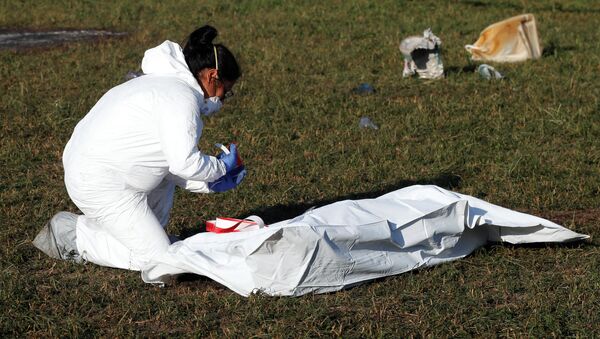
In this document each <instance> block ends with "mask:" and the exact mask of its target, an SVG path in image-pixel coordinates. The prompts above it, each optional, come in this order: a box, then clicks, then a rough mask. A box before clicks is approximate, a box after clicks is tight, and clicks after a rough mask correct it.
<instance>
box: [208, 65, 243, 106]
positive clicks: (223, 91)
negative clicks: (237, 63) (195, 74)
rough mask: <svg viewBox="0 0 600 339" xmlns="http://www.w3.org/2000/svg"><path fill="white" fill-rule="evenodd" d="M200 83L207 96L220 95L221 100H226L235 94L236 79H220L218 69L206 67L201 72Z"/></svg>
mask: <svg viewBox="0 0 600 339" xmlns="http://www.w3.org/2000/svg"><path fill="white" fill-rule="evenodd" d="M200 85H201V87H202V90H203V91H204V97H205V98H209V97H219V98H220V99H221V101H225V99H227V98H228V97H230V96H232V95H233V92H232V89H233V85H235V81H229V80H224V79H220V78H219V76H218V74H217V70H216V69H204V70H202V72H201V73H200Z"/></svg>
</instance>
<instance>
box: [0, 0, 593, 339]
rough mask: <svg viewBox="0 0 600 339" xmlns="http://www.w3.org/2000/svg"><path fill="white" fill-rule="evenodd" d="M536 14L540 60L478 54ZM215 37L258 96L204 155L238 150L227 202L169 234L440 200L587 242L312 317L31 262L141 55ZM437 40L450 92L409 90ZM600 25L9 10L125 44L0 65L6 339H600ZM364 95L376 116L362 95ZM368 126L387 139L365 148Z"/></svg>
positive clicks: (410, 284)
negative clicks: (239, 160)
mask: <svg viewBox="0 0 600 339" xmlns="http://www.w3.org/2000/svg"><path fill="white" fill-rule="evenodd" d="M526 12H530V13H534V14H535V15H536V19H537V22H538V29H539V31H540V36H541V40H542V43H543V45H544V47H545V55H544V57H543V58H542V59H540V60H537V61H530V62H525V63H518V64H494V66H496V68H497V69H498V70H499V71H500V72H502V73H503V74H504V75H505V76H506V77H507V78H506V79H505V80H502V81H483V80H482V79H480V78H479V77H478V76H477V75H476V74H474V73H473V72H472V71H471V69H472V67H473V64H471V63H469V61H468V59H467V56H466V52H465V51H464V49H463V47H462V46H463V45H465V44H468V43H473V42H474V41H475V40H476V39H477V36H478V35H479V32H480V31H481V30H482V29H483V28H484V27H486V26H487V25H488V24H491V23H493V22H495V21H499V20H501V19H504V18H507V17H510V16H512V15H516V14H520V13H526ZM204 23H210V24H213V25H214V26H216V27H217V28H218V29H219V32H220V35H219V41H221V42H223V43H225V44H226V45H227V46H229V47H230V49H232V50H233V51H234V52H235V53H236V54H237V55H238V56H239V59H240V61H241V64H242V67H243V70H244V75H243V78H242V79H241V80H240V82H239V83H238V84H237V85H236V96H235V97H234V99H233V100H231V102H228V103H227V105H226V106H225V109H224V111H223V112H222V113H221V114H220V115H219V116H217V117H215V118H211V119H209V120H207V121H206V126H205V129H204V133H203V138H202V140H201V142H200V146H201V148H202V149H204V150H205V151H206V152H216V150H215V149H214V147H213V146H212V145H213V144H214V143H215V142H227V141H230V140H237V141H238V143H239V145H240V151H241V154H242V156H243V158H244V160H245V163H246V164H247V167H248V169H249V176H248V177H247V179H246V180H245V182H244V184H243V185H242V186H241V187H239V189H237V190H236V191H234V192H232V193H226V194H221V195H194V194H190V193H186V192H178V193H177V197H176V206H175V208H174V209H173V211H172V221H171V224H170V226H169V231H171V232H173V233H194V232H197V230H198V229H199V227H200V225H201V224H202V223H203V221H204V220H206V219H209V218H213V217H215V216H217V215H226V216H232V217H236V216H237V217H244V216H247V215H249V214H259V215H262V216H264V217H265V218H266V219H267V221H269V222H273V221H275V220H281V219H284V218H289V217H292V216H295V215H297V214H298V213H301V212H302V211H303V210H304V209H306V208H308V207H310V206H313V205H323V204H326V203H328V202H331V201H337V200H340V199H345V198H360V197H373V196H377V195H378V194H381V193H383V192H387V191H390V190H393V189H396V188H400V187H403V186H407V185H410V184H414V183H435V184H438V185H440V186H444V187H450V188H452V189H453V190H455V191H458V192H462V193H466V194H471V195H474V196H477V197H480V198H483V199H485V200H487V201H490V202H492V203H496V204H499V205H502V206H505V207H508V208H511V209H516V210H520V211H525V212H528V213H533V214H536V215H539V216H543V217H546V218H550V219H551V220H553V221H556V222H558V223H561V224H563V225H565V226H567V227H569V228H571V229H573V230H575V231H578V232H581V233H586V234H590V235H591V236H592V239H591V241H588V242H586V243H583V244H577V245H574V246H547V245H540V246H506V245H494V246H488V247H485V248H482V249H480V250H478V251H476V252H475V253H473V254H472V255H471V256H469V257H467V258H466V259H464V260H461V261H457V262H453V263H449V264H444V265H440V266H437V267H434V268H429V269H423V270H419V271H416V272H412V273H408V274H403V275H399V276H394V277H390V278H386V279H381V280H378V281H375V282H372V283H368V284H365V285H362V286H360V287H357V288H353V289H350V290H347V291H342V292H339V293H332V294H326V295H314V296H313V295H309V296H305V297H301V298H272V297H265V296H260V295H258V296H252V297H250V298H243V297H240V296H238V295H236V294H234V293H233V292H231V291H229V290H227V289H226V288H224V287H222V286H220V285H218V284H217V283H214V282H212V281H210V280H208V279H195V278H194V279H180V281H178V282H177V283H175V284H173V285H171V286H169V287H167V288H164V289H159V288H155V287H152V286H149V285H145V284H144V283H143V282H142V281H141V279H140V277H139V273H136V272H128V271H121V270H114V269H109V268H103V267H97V266H94V265H91V264H90V265H86V266H78V265H74V264H70V263H65V262H59V261H56V260H53V259H50V258H47V257H45V256H44V255H43V254H42V253H41V252H39V251H37V250H36V249H35V248H34V247H33V246H32V245H31V240H32V239H33V237H34V236H35V234H36V233H37V232H38V230H39V229H40V227H41V226H42V225H43V224H44V223H45V222H46V221H47V220H49V218H50V217H51V216H52V215H53V214H54V213H56V212H57V211H60V210H71V211H76V207H75V206H74V205H73V204H72V203H71V202H70V200H69V197H68V195H67V193H66V191H65V189H64V186H63V181H62V165H61V153H62V150H63V147H64V145H65V143H66V142H67V140H68V139H69V137H70V134H71V132H72V129H73V127H74V126H75V124H76V123H77V122H78V121H79V119H81V118H82V117H83V116H84V115H85V114H86V112H87V111H88V110H89V109H90V108H91V107H92V106H93V104H94V103H95V102H96V100H98V98H99V97H100V96H101V95H102V94H103V93H104V92H105V91H107V90H108V89H109V88H111V87H112V86H115V85H117V84H118V83H120V82H122V80H123V76H124V75H125V74H126V73H127V71H129V70H137V69H138V68H139V63H140V61H141V57H142V55H143V52H144V50H145V49H147V48H150V47H153V46H155V45H157V44H159V43H161V42H162V41H163V40H165V39H170V40H173V41H178V42H183V40H184V39H185V37H186V35H187V34H188V33H189V32H190V31H191V30H193V29H195V28H196V27H198V26H199V25H201V24H204ZM427 27H431V28H432V30H433V32H434V33H436V34H437V35H438V36H440V37H441V39H442V41H443V44H444V46H443V48H444V50H443V53H444V54H443V57H444V66H445V68H446V70H447V76H446V78H445V79H443V80H439V81H420V80H418V79H402V78H401V72H402V59H401V56H400V53H399V51H398V44H399V42H400V40H401V39H402V38H403V37H406V36H408V35H413V34H420V33H421V32H422V31H423V30H424V29H425V28H427ZM598 27H600V5H598V3H597V2H596V1H591V0H590V1H560V2H558V1H555V2H551V1H547V2H541V1H540V2H538V1H487V0H484V1H448V2H438V1H418V2H406V3H403V2H395V1H378V2H372V1H331V2H321V1H295V2H293V3H291V2H290V3H288V2H280V1H244V2H243V3H242V4H238V5H235V4H234V3H233V2H231V3H223V2H222V1H201V2H198V1H178V2H176V3H173V4H172V3H171V2H166V1H164V2H159V1H156V2H150V1H140V2H136V3H133V2H132V3H129V2H120V1H115V2H112V3H109V2H92V1H80V2H76V3H72V2H70V1H24V2H17V1H1V2H0V28H32V29H53V28H97V29H112V30H117V31H127V32H130V34H129V35H128V36H127V37H125V38H122V39H114V40H104V41H101V42H98V43H89V42H83V43H76V44H70V45H64V46H61V47H58V48H45V49H33V50H26V51H15V50H9V51H7V50H4V51H0V75H1V76H0V93H1V98H0V118H1V128H0V166H1V168H2V171H0V179H1V180H0V223H1V225H2V226H1V227H0V244H1V246H0V253H1V256H0V269H1V278H0V309H2V312H0V334H1V335H2V336H3V337H4V336H92V335H94V336H107V337H112V336H129V335H138V336H156V335H169V334H173V335H192V334H195V335H202V336H212V337H220V336H224V335H225V336H237V337H250V336H257V337H297V336H302V337H316V336H328V337H329V336H339V337H358V336H361V337H364V336H369V337H371V336H376V337H379V336H385V337H405V336H431V337H439V336H442V337H447V336H461V337H465V336H502V337H515V336H518V337H523V336H533V337H548V336H573V337H594V336H596V337H597V336H600V325H599V324H600V316H599V314H600V302H599V301H600V250H599V249H598V248H599V247H598V246H599V245H600V243H599V242H598V237H599V236H600V227H599V226H600V208H599V207H598V206H599V205H600V142H599V141H598V140H599V139H600V114H599V108H600V105H599V99H598V98H599V97H600V81H599V80H598V79H599V78H598V71H599V70H600V69H599V65H600V44H598V41H600V29H598ZM361 82H369V83H371V84H373V86H375V88H376V89H377V92H376V93H375V94H374V95H371V96H356V95H352V94H351V90H352V88H354V87H355V86H357V85H358V84H359V83H361ZM361 116H369V117H371V119H373V120H374V121H375V123H377V124H378V125H379V126H380V129H379V130H377V131H374V130H361V129H359V128H358V121H359V118H360V117H361Z"/></svg>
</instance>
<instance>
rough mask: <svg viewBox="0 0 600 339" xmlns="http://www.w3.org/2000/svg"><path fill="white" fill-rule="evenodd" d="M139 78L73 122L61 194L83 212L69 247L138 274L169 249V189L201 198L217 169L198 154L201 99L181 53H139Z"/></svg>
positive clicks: (166, 49) (170, 48)
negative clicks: (72, 245) (74, 240)
mask: <svg viewBox="0 0 600 339" xmlns="http://www.w3.org/2000/svg"><path fill="white" fill-rule="evenodd" d="M142 70H143V72H144V73H145V74H146V75H144V76H141V77H138V78H135V79H132V80H130V81H127V82H125V83H123V84H121V85H119V86H116V87H114V88H112V89H111V90H109V91H108V92H107V93H106V94H105V95H104V96H103V97H102V98H101V99H100V100H99V101H98V102H97V103H96V105H95V106H94V107H93V108H92V109H91V111H90V112H89V113H88V114H87V115H86V116H85V117H84V118H83V119H82V120H81V121H80V122H79V123H78V124H77V126H76V127H75V130H74V132H73V135H72V137H71V139H70V140H69V142H68V143H67V145H66V147H65V150H64V154H63V165H64V170H65V184H66V187H67V191H68V193H69V196H70V197H71V199H72V200H73V202H74V203H75V204H76V205H77V207H79V209H80V210H81V211H82V212H83V213H84V215H83V216H80V217H79V218H78V220H77V225H76V235H77V249H78V252H79V253H80V254H81V255H82V257H83V259H85V260H87V261H90V262H93V263H95V264H98V265H103V266H111V267H117V268H124V269H130V270H140V269H141V268H143V267H144V265H146V264H147V263H148V262H149V261H150V260H151V259H152V258H154V257H156V256H160V254H161V253H164V252H165V251H166V250H167V248H168V247H169V245H170V241H169V238H168V236H167V234H166V233H165V231H164V227H165V226H166V225H167V222H168V219H169V211H170V209H171V207H172V205H173V193H174V190H175V185H178V186H181V187H183V188H185V189H187V190H190V191H192V192H201V193H208V192H209V191H210V190H209V189H208V185H207V183H208V182H212V181H215V180H217V179H218V178H220V177H221V176H223V175H224V174H225V172H226V169H225V165H224V164H223V162H222V161H220V160H218V159H217V158H215V157H212V156H207V155H204V154H202V153H201V152H200V151H199V150H198V148H197V143H198V139H199V138H200V135H201V132H202V127H203V124H202V119H201V114H202V112H203V111H205V108H206V107H205V100H204V94H203V92H202V89H201V87H200V86H199V84H198V82H197V81H196V79H195V78H194V76H193V75H192V73H191V72H190V70H189V68H188V66H187V64H186V62H185V59H184V56H183V53H182V51H181V47H180V46H179V45H178V44H176V43H173V42H170V41H165V42H164V43H163V44H161V45H160V46H158V47H155V48H152V49H150V50H147V51H146V53H145V55H144V58H143V60H142Z"/></svg>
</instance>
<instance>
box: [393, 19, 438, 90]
mask: <svg viewBox="0 0 600 339" xmlns="http://www.w3.org/2000/svg"><path fill="white" fill-rule="evenodd" d="M441 46H442V40H441V39H440V38H438V37H437V36H435V35H434V34H433V33H432V32H431V28H428V29H426V30H425V31H423V36H411V37H408V38H406V39H404V40H402V42H400V52H401V53H402V55H403V56H404V69H403V71H402V77H404V78H406V77H410V76H412V75H414V74H418V75H419V78H421V79H439V78H441V77H443V76H444V65H443V63H442V57H441Z"/></svg>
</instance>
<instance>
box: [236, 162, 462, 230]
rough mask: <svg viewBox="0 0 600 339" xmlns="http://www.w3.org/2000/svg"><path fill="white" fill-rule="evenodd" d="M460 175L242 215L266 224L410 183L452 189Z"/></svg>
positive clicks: (458, 180) (403, 183) (409, 181)
mask: <svg viewBox="0 0 600 339" xmlns="http://www.w3.org/2000/svg"><path fill="white" fill-rule="evenodd" d="M460 183H461V177H460V176H459V175H456V174H451V173H443V174H440V175H439V176H437V177H433V178H428V179H422V180H401V181H399V182H397V183H395V184H393V185H388V186H385V187H383V188H380V189H377V190H373V191H370V192H357V193H350V194H347V195H342V196H338V197H335V198H331V199H323V200H317V201H308V202H303V203H298V204H278V205H274V206H269V207H265V208H259V209H255V210H250V211H247V212H246V213H242V215H243V216H244V217H245V216H248V215H258V216H260V217H261V218H262V219H263V220H264V221H265V223H266V224H272V223H274V222H278V221H282V220H286V219H290V218H293V217H296V216H298V215H300V214H302V213H304V212H305V211H306V210H308V209H309V208H312V207H321V206H325V205H329V204H332V203H334V202H337V201H342V200H359V199H372V198H376V197H378V196H381V195H383V194H386V193H389V192H392V191H395V190H398V189H400V188H404V187H408V186H412V185H436V186H440V187H443V188H447V189H453V188H458V187H460Z"/></svg>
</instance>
